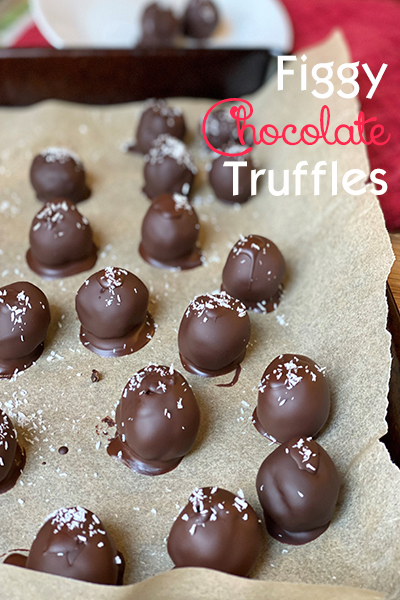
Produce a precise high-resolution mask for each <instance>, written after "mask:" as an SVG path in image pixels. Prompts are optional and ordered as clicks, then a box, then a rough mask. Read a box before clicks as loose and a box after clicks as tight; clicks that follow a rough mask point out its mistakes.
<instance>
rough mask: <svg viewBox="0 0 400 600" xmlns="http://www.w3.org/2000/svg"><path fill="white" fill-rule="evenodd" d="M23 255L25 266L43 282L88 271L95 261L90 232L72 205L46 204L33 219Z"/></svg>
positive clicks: (58, 201)
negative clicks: (24, 254) (26, 247)
mask: <svg viewBox="0 0 400 600" xmlns="http://www.w3.org/2000/svg"><path fill="white" fill-rule="evenodd" d="M29 241H30V244H31V247H30V248H29V250H28V252H27V254H26V260H27V262H28V265H29V267H30V268H31V269H32V271H35V273H38V275H41V276H42V277H43V278H44V279H57V278H59V277H69V276H70V275H76V274H77V273H81V272H82V271H88V270H89V269H91V268H92V267H93V266H94V264H95V263H96V260H97V248H96V246H95V245H94V243H93V234H92V229H91V227H90V225H89V221H88V220H87V219H86V217H83V216H82V215H81V214H80V212H79V211H78V209H77V208H76V206H75V204H73V203H72V202H71V201H70V200H64V199H63V198H60V199H55V200H54V201H53V202H47V203H46V204H45V206H44V208H43V209H42V210H40V211H39V212H38V213H37V215H36V216H35V217H34V219H33V221H32V225H31V230H30V233H29Z"/></svg>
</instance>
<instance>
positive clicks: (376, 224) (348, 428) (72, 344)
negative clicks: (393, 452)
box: [0, 34, 400, 600]
mask: <svg viewBox="0 0 400 600" xmlns="http://www.w3.org/2000/svg"><path fill="white" fill-rule="evenodd" d="M307 56H308V61H307V64H308V65H309V72H311V66H312V64H313V63H316V62H324V61H331V60H335V65H336V66H339V65H340V64H342V63H344V62H348V60H349V56H348V52H347V49H346V47H345V45H344V42H343V39H342V38H341V36H340V34H336V35H335V36H333V37H332V38H331V39H329V40H328V41H327V42H326V43H325V44H323V45H321V46H319V47H318V48H315V49H312V50H309V51H308V52H307ZM294 68H296V67H294ZM334 84H336V89H339V84H338V82H337V80H336V79H335V80H334ZM276 87H277V86H276V81H275V79H273V80H271V81H270V82H269V83H268V84H267V85H266V86H265V87H264V88H263V89H261V90H260V91H259V92H258V93H256V94H255V95H254V97H253V98H252V101H253V104H254V109H255V118H254V120H253V122H254V123H255V124H256V125H257V126H258V127H260V126H261V125H262V124H265V123H267V122H272V123H274V124H275V125H276V126H277V127H278V128H280V129H281V128H282V126H283V125H285V124H287V123H291V122H294V123H295V124H298V125H300V126H302V125H304V124H305V123H309V122H316V123H318V119H319V111H320V107H321V106H322V104H323V103H324V101H318V100H317V99H315V98H314V97H313V96H312V95H311V93H310V91H308V92H300V89H299V84H298V80H297V81H296V78H290V77H287V78H285V91H284V92H277V91H276ZM310 89H312V82H309V90H310ZM176 103H177V104H179V105H180V106H181V107H182V109H183V110H184V113H185V117H186V119H187V122H188V124H189V128H190V130H191V134H192V139H194V138H195V134H196V133H197V127H198V121H199V117H200V115H201V114H202V113H203V112H204V111H205V110H206V109H207V108H208V107H209V106H210V102H209V101H203V100H179V101H176ZM327 103H328V104H329V107H330V109H331V114H332V121H333V126H334V125H335V124H339V123H343V122H347V123H350V124H351V123H352V121H354V120H355V117H356V114H357V112H358V110H357V104H356V101H355V100H343V99H341V98H339V96H337V95H336V94H334V95H333V96H332V97H331V98H330V99H329V101H328V102H327ZM140 109H141V105H140V104H131V105H125V106H118V107H106V108H93V107H81V106H74V105H67V104H64V103H60V102H46V103H43V104H41V105H38V106H34V107H32V108H28V109H23V110H20V109H2V110H1V111H0V158H1V162H0V194H1V195H0V234H1V237H0V248H1V255H0V284H1V285H5V284H7V283H10V282H12V281H15V280H24V279H28V280H30V281H32V282H33V283H35V284H37V285H39V286H40V287H41V288H42V289H43V290H44V291H45V293H46V294H47V296H48V298H49V301H50V304H51V309H52V324H51V328H50V331H49V335H48V339H47V344H46V348H45V352H44V354H43V356H42V358H41V359H40V360H39V361H38V363H37V365H36V366H34V367H32V368H30V369H28V370H27V371H26V372H24V373H22V374H21V375H20V376H19V377H18V378H17V379H16V381H12V382H7V381H1V382H0V387H1V389H0V395H1V405H2V406H3V408H4V409H5V410H6V411H7V412H8V414H9V415H11V417H12V418H13V419H14V420H15V422H16V424H17V430H18V434H19V439H20V441H21V442H22V444H23V445H24V447H25V448H26V450H27V465H26V468H25V471H24V473H23V475H22V477H21V478H20V480H19V482H18V484H17V485H16V487H15V488H14V489H13V490H12V491H10V492H9V493H7V494H5V495H3V496H1V497H0V505H1V509H2V512H1V515H2V518H1V521H0V553H1V552H7V551H10V550H11V549H13V548H25V549H28V548H29V547H30V544H31V542H32V540H33V537H34V535H35V534H36V532H37V531H38V529H39V527H40V525H41V523H42V522H43V521H44V520H45V518H46V516H47V515H48V514H49V513H50V512H51V511H53V510H54V509H56V508H59V507H61V506H71V505H74V504H81V505H83V506H85V507H87V508H89V509H90V510H93V511H94V512H96V513H97V514H98V515H99V516H100V518H101V519H102V520H103V523H104V524H105V525H106V527H107V528H108V529H109V530H110V532H111V533H112V535H113V536H114V537H115V540H116V542H117V546H118V548H119V549H120V550H121V551H122V552H123V553H124V555H125V557H126V560H127V569H126V576H125V583H128V584H129V583H133V582H140V581H142V583H140V584H139V585H137V586H136V587H135V586H134V587H133V588H132V590H130V589H129V588H126V587H125V588H123V589H115V588H101V587H98V586H91V585H86V584H81V583H79V582H74V581H68V580H66V579H63V578H56V577H52V576H46V575H43V574H40V573H30V572H29V571H25V570H21V569H17V568H15V567H9V566H3V565H0V585H1V589H2V590H8V591H7V598H10V599H19V598H22V597H24V598H26V597H29V598H30V599H32V600H36V599H39V598H40V599H45V600H47V599H50V598H60V599H61V598H63V599H64V598H65V599H70V598H71V599H72V598H82V597H85V598H87V599H90V598H96V599H97V600H99V599H100V598H107V599H123V598H124V599H125V598H137V599H138V600H143V599H147V598H167V597H168V598H169V597H171V596H172V595H173V597H174V598H186V599H191V598H197V597H199V598H200V597H205V594H206V592H207V597H210V598H224V597H227V596H228V595H229V596H230V597H232V598H239V597H240V598H243V597H246V598H264V597H265V598H271V599H272V598H273V599H275V598H277V599H281V598H309V599H311V598H326V599H328V598H329V599H331V598H339V597H340V598H378V597H380V595H379V594H376V593H372V592H371V593H369V592H368V593H367V592H366V593H365V594H362V593H361V592H359V591H357V590H353V591H348V590H347V591H346V590H339V588H333V589H332V588H330V587H329V588H323V590H321V588H315V589H314V591H312V588H309V587H304V586H299V587H296V586H291V585H289V584H285V585H279V584H277V583H275V582H278V581H286V582H292V583H315V584H334V585H345V586H354V587H355V588H357V587H364V588H370V589H373V590H379V591H381V592H383V593H386V594H387V595H388V597H392V598H395V597H396V590H397V593H400V575H399V559H400V473H399V471H398V469H397V468H396V467H395V466H394V465H393V464H392V463H391V461H390V459H389V456H388V454H387V452H386V449H385V447H384V446H383V445H382V444H381V443H379V441H378V440H379V438H380V437H381V436H382V435H383V434H384V433H385V431H386V422H385V411H386V405H387V391H388V380H389V371H390V360H391V359H390V352H389V345H390V336H389V334H388V332H387V331H386V316H387V305H386V299H385V285H386V279H387V276H388V273H389V270H390V267H391V264H392V260H393V254H392V251H391V246H390V242H389V237H388V235H387V233H386V230H385V227H384V221H383V217H382V213H381V210H380V207H379V204H378V202H377V200H376V199H375V197H374V196H373V195H372V194H371V193H370V191H369V189H370V188H369V187H368V191H367V192H366V193H365V194H364V195H362V196H358V197H353V196H350V195H347V194H345V193H344V192H343V190H342V189H341V186H340V185H339V194H338V196H336V197H331V195H330V180H329V179H328V178H327V180H328V184H323V185H322V194H321V195H320V196H314V195H312V194H313V189H312V178H311V177H308V178H303V185H304V195H303V196H298V197H296V196H294V194H293V186H292V193H291V194H290V195H289V196H281V197H279V198H276V197H273V196H270V195H269V194H268V191H267V186H266V185H264V186H263V188H262V189H261V190H260V192H259V194H258V196H257V197H256V198H253V199H252V200H251V201H250V202H248V203H247V204H246V205H244V206H242V207H241V208H239V207H227V206H225V205H223V204H221V203H219V202H217V201H215V200H214V198H213V195H212V192H211V190H210V188H209V187H208V186H207V185H206V184H205V183H204V182H205V181H206V174H205V173H206V172H205V169H204V168H203V167H204V162H205V160H204V159H205V156H206V155H205V153H204V150H202V149H201V145H200V142H199V140H197V141H196V140H194V141H193V142H192V150H193V153H194V154H195V156H196V160H197V162H198V164H199V165H200V167H201V173H200V177H199V182H200V183H199V184H198V187H197V190H196V199H195V202H194V204H195V206H196V210H197V211H198V213H199V215H200V219H201V225H202V232H201V242H202V246H203V249H204V254H205V256H206V266H204V267H202V268H200V269H195V270H192V271H186V272H182V273H169V272H163V271H159V270H157V269H154V268H152V267H150V266H148V265H147V264H145V263H144V262H143V261H142V260H141V258H140V256H139V254H138V251H137V247H138V244H139V237H140V226H141V221H142V218H143V216H144V214H145V212H146V210H147V208H148V201H147V199H145V197H144V196H143V195H142V193H141V187H142V184H143V180H142V166H143V160H142V158H141V157H140V156H136V155H132V154H124V153H123V152H122V151H121V145H123V144H124V143H125V142H126V141H127V140H128V138H130V137H132V132H133V131H134V126H135V122H136V119H137V116H138V114H139V111H140ZM48 145H52V146H53V145H65V146H67V147H70V148H72V149H73V150H75V151H76V152H78V153H79V154H80V155H81V157H82V158H83V160H84V163H85V166H86V169H87V171H88V173H89V175H90V178H91V183H92V186H93V195H92V198H91V199H90V200H88V201H87V202H84V203H82V204H81V205H80V207H79V208H80V210H81V212H82V213H83V214H84V215H85V216H87V217H88V218H89V220H90V222H91V224H92V227H93V230H94V231H95V236H96V241H97V243H98V244H99V246H100V247H101V251H100V255H99V260H98V263H97V265H96V267H95V269H93V272H95V271H96V270H98V269H100V268H103V267H105V266H108V265H114V266H120V267H125V268H128V269H129V270H131V271H133V272H134V273H136V274H137V275H138V276H139V277H140V278H141V279H142V280H143V281H144V282H145V283H146V285H147V286H148V287H149V289H150V291H151V306H150V309H151V312H152V314H153V316H154V318H155V321H156V322H157V324H158V326H159V327H158V330H157V332H156V334H155V336H154V338H153V340H152V342H151V343H150V344H148V345H147V346H146V347H145V348H144V349H143V350H141V351H140V352H138V353H136V354H134V355H132V356H129V357H124V358H120V359H115V360H114V359H102V358H100V357H98V356H96V355H95V354H92V353H91V352H89V351H88V350H86V349H84V348H83V347H82V345H81V344H80V343H79V339H78V331H79V323H78V321H77V319H76V315H75V311H74V296H75V292H76V291H77V289H78V288H79V287H80V285H81V284H82V282H83V281H84V280H85V278H86V276H88V273H86V274H81V275H77V276H75V277H72V278H70V279H67V280H62V281H55V282H43V281H42V280H41V279H40V278H39V277H37V276H36V275H35V274H34V273H32V272H30V270H29V268H28V267H27V265H26V263H25V252H26V250H27V248H28V231H29V227H30V222H31V219H32V218H33V216H34V214H35V213H36V212H37V211H38V210H39V204H38V202H37V201H36V200H35V198H34V194H33V191H32V189H31V188H30V185H29V181H28V170H29V166H30V162H31V159H32V157H33V156H34V155H35V154H36V153H37V152H38V151H40V150H41V149H42V148H44V147H46V146H48ZM253 154H254V158H256V159H257V163H258V165H259V168H269V169H274V170H275V171H276V173H275V175H276V185H277V187H278V185H279V184H280V182H281V181H282V172H283V169H284V168H285V169H290V170H293V168H294V167H295V165H296V163H297V162H299V161H300V160H308V163H309V167H308V168H309V172H310V171H311V169H312V168H313V167H314V165H315V163H316V162H317V161H318V160H326V161H327V162H328V165H330V163H331V161H333V160H337V161H338V172H339V173H338V178H339V181H340V180H341V176H342V175H343V173H344V172H346V171H347V170H349V169H350V168H361V169H363V170H364V171H365V172H366V173H368V172H369V166H368V162H367V157H366V153H365V150H364V147H361V146H358V147H353V146H351V147H350V146H339V147H336V146H330V147H329V146H327V145H326V144H325V143H319V144H317V146H314V147H313V146H311V147H304V146H303V145H301V146H300V145H299V146H294V147H288V146H287V145H284V144H280V145H278V144H277V145H275V146H272V147H269V148H267V147H265V146H263V147H258V148H257V149H256V150H254V153H253ZM202 165H203V167H202ZM307 182H308V188H307V185H306V184H307ZM249 233H259V234H262V235H265V236H267V237H269V238H271V239H272V240H273V241H274V242H275V243H277V245H278V246H279V248H280V249H281V250H282V252H283V254H284V256H285V258H286V261H287V265H288V277H287V281H286V285H285V296H284V298H283V300H282V302H281V304H280V306H279V308H278V310H277V311H276V312H274V313H271V314H269V315H254V314H251V321H252V338H251V344H250V347H249V350H248V353H247V356H246V359H245V361H244V362H243V371H242V374H241V377H240V380H239V383H238V384H237V385H236V386H235V387H233V388H225V389H224V388H218V387H216V383H219V382H220V381H221V380H222V381H229V380H230V379H231V375H229V376H225V377H224V378H220V381H216V380H214V379H201V378H197V377H195V376H191V375H189V374H186V372H185V371H184V370H183V368H182V367H181V365H180V362H179V355H178V348H177V328H178V326H179V322H180V319H181V316H182V314H183V311H184V310H185V308H186V306H187V304H188V303H189V302H190V300H191V299H192V298H193V297H194V296H195V295H196V294H199V293H203V292H206V291H213V290H215V289H217V288H218V287H219V285H220V277H221V271H222V267H223V264H224V262H225V259H226V257H227V255H228V253H229V249H230V247H231V246H232V244H233V243H234V242H236V241H237V239H238V238H239V236H240V234H249ZM285 352H297V353H302V354H306V355H308V356H310V357H312V358H313V359H314V360H316V361H317V362H318V363H319V364H320V365H322V366H325V367H326V369H327V375H328V378H329V383H330V387H331V392H332V412H331V416H330V419H329V422H328V425H327V426H326V427H325V429H324V430H323V432H322V434H321V435H320V436H319V437H318V441H319V443H321V444H322V445H323V447H324V448H325V449H326V450H327V451H328V452H329V453H330V455H331V456H332V458H333V459H334V461H335V463H336V465H337V467H338V470H339V472H340V475H341V477H342V479H343V486H342V491H341V495H340V500H339V504H338V507H337V511H336V514H335V517H334V520H333V523H332V525H331V526H330V528H329V529H328V531H327V532H326V533H325V534H324V535H322V536H321V537H320V538H318V539H317V540H316V541H314V542H312V543H310V544H308V545H306V546H302V547H290V546H284V545H282V544H279V543H278V542H275V541H273V540H272V539H270V538H267V535H266V536H265V548H264V551H263V555H262V557H261V558H260V561H259V563H258V565H257V567H256V569H255V571H254V578H255V579H261V580H269V581H270V583H269V584H268V585H267V584H264V583H260V582H257V581H249V580H238V579H237V578H233V577H229V576H225V575H222V574H219V573H214V572H203V571H198V570H197V571H196V570H181V571H170V572H168V573H166V574H164V575H161V576H160V577H157V578H155V579H153V580H150V581H143V580H145V579H146V578H149V577H151V576H153V575H158V574H160V573H162V572H164V571H169V570H170V569H171V567H172V563H171V561H170V559H169V557H168V554H167V551H166V543H165V542H166V537H167V535H168V533H169V530H170V527H171V525H172V523H173V519H174V517H176V516H177V514H178V512H179V509H180V508H181V507H182V506H183V505H185V504H186V502H187V499H188V496H189V495H190V493H191V491H192V489H193V488H194V487H195V486H206V485H218V486H221V487H225V488H227V489H230V490H232V491H237V490H238V488H242V489H243V491H244V493H245V496H246V499H248V501H249V502H250V503H251V504H252V505H253V507H254V508H255V509H256V510H257V512H258V513H259V515H260V517H261V509H260V505H259V503H258V500H257V494H256V489H255V478H256V474H257V470H258V468H259V466H260V464H261V462H262V461H263V459H264V458H265V457H266V456H267V455H268V453H270V452H271V451H272V450H273V446H271V445H270V444H269V442H268V441H266V440H265V439H263V438H262V437H261V436H260V435H259V434H258V433H257V432H256V430H255V429H254V427H253V425H252V423H251V414H252V411H253V408H254V406H255V404H256V400H257V391H256V387H257V384H258V382H259V379H260V377H261V375H262V373H263V371H264V368H265V367H266V365H267V364H268V363H269V362H270V361H271V360H272V359H273V358H274V357H275V356H276V355H278V354H280V353H285ZM149 361H152V362H155V363H159V364H166V365H169V364H171V363H173V364H174V365H175V367H176V368H178V370H180V371H181V372H182V373H183V374H184V375H185V377H187V379H188V381H189V382H190V384H191V385H192V387H193V390H194V392H195V394H196V396H197V398H198V401H199V404H200V407H201V411H202V425H201V430H200V434H199V436H198V440H197V442H196V444H195V447H194V449H193V451H192V452H191V453H190V454H189V455H188V456H187V457H186V458H185V459H184V460H183V461H182V463H181V465H180V466H179V467H178V468H177V469H176V470H174V471H173V472H172V473H168V474H167V475H164V476H161V477H156V478H151V477H145V476H139V475H136V474H134V473H132V472H130V471H129V470H128V469H127V468H126V467H125V466H123V465H121V464H118V463H116V462H115V461H113V460H112V459H111V458H110V457H108V456H107V454H106V445H107V439H108V438H109V437H111V435H112V433H113V431H112V430H111V431H109V432H108V435H104V434H103V433H102V431H103V428H104V427H103V426H102V425H101V419H102V418H103V417H105V416H106V415H110V416H112V415H113V410H114V408H115V405H116V403H117V402H118V400H119V398H120V395H121V392H122V390H123V387H124V386H125V384H126V382H127V380H128V379H129V378H130V377H131V376H132V375H133V374H134V373H135V372H136V371H137V370H139V369H140V368H142V367H143V366H145V365H147V364H148V363H149ZM92 369H97V370H98V371H99V372H100V373H101V374H102V380H101V381H100V382H99V383H95V384H91V381H90V374H91V370H92ZM96 426H98V427H97V429H96ZM99 442H100V443H99ZM62 445H67V446H68V448H69V453H68V454H67V455H64V456H61V455H59V454H58V452H57V449H58V448H59V447H60V446H62ZM44 463H45V464H44ZM264 585H265V587H264ZM27 590H29V594H28V595H27V593H26V591H27ZM295 590H297V591H295Z"/></svg>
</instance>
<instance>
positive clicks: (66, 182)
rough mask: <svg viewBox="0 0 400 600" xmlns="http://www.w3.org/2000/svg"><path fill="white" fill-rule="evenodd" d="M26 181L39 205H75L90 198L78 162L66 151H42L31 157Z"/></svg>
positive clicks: (84, 175)
mask: <svg viewBox="0 0 400 600" xmlns="http://www.w3.org/2000/svg"><path fill="white" fill-rule="evenodd" d="M30 178H31V183H32V186H33V188H34V190H35V192H36V195H37V197H38V199H39V200H41V201H42V202H48V201H49V200H53V199H54V198H66V199H67V200H71V202H73V203H74V204H76V203H77V202H81V201H82V200H86V199H87V198H89V196H90V189H89V188H88V186H87V185H86V174H85V169H84V167H83V164H82V161H81V159H80V158H79V156H77V155H76V154H75V153H74V152H71V150H68V149H67V148H46V149H45V150H43V151H42V152H41V153H40V154H38V155H37V156H35V158H34V159H33V162H32V166H31V171H30Z"/></svg>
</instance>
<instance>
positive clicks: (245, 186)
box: [209, 146, 254, 204]
mask: <svg viewBox="0 0 400 600" xmlns="http://www.w3.org/2000/svg"><path fill="white" fill-rule="evenodd" d="M245 148H246V146H229V147H227V148H225V149H224V150H225V152H228V153H229V154H235V153H237V152H243V150H245ZM226 161H237V162H239V161H246V162H247V165H246V166H245V167H239V169H238V170H239V175H238V179H239V184H238V193H237V194H236V195H234V194H233V168H232V167H224V163H225V162H226ZM252 169H254V165H253V161H252V160H251V158H250V157H249V156H248V155H246V156H245V157H243V156H220V155H216V157H215V158H214V160H213V161H212V164H211V169H210V172H209V179H210V185H211V187H212V189H213V190H214V192H215V195H216V197H217V198H218V200H221V201H222V202H226V203H228V204H236V203H238V204H244V202H247V200H248V199H249V198H250V194H251V171H252Z"/></svg>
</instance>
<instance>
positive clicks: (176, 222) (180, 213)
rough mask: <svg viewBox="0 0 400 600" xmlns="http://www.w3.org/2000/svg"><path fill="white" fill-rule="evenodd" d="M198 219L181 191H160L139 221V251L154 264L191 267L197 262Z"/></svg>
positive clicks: (166, 266) (199, 255)
mask: <svg viewBox="0 0 400 600" xmlns="http://www.w3.org/2000/svg"><path fill="white" fill-rule="evenodd" d="M199 229H200V225H199V220H198V218H197V214H196V211H195V210H194V208H193V207H192V206H191V204H189V202H188V199H187V198H186V196H182V195H181V194H172V195H171V194H163V195H162V196H159V197H158V198H156V199H155V200H153V202H152V203H151V205H150V208H149V210H148V211H147V213H146V215H145V217H144V219H143V223H142V241H141V243H140V246H139V252H140V254H141V256H142V258H143V259H144V260H145V261H147V262H148V263H150V264H151V265H153V266H154V267H160V268H170V269H176V268H179V269H192V268H193V267H198V266H200V265H201V254H200V251H199V249H198V248H197V246H196V244H197V238H198V237H199Z"/></svg>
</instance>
